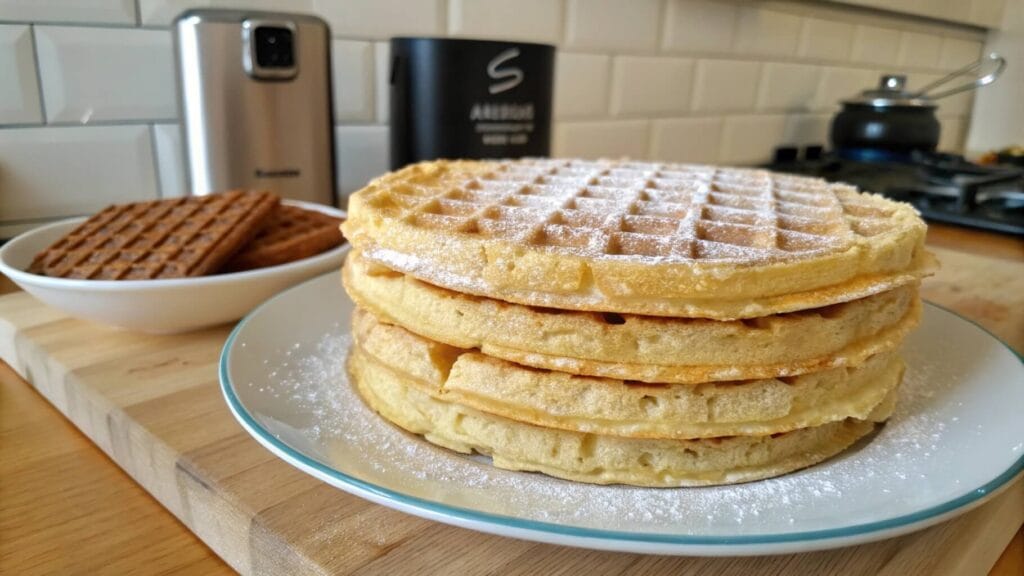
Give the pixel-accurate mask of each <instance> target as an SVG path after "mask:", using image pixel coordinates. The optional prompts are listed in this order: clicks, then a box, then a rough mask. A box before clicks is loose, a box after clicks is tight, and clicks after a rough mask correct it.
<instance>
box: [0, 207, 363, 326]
mask: <svg viewBox="0 0 1024 576" xmlns="http://www.w3.org/2000/svg"><path fill="white" fill-rule="evenodd" d="M284 203H285V204H291V205H293V206H299V207H301V208H306V209H310V210H317V211H319V212H323V213H325V214H329V215H331V216H335V217H338V218H344V217H345V213H344V212H342V211H341V210H337V209H335V208H330V207H327V206H322V205H320V204H311V203H308V202H299V201H295V200H285V201H284ZM84 221H85V218H71V219H68V220H61V221H60V222H54V223H52V224H48V225H45V226H40V227H39V228H35V229H33V230H29V231H28V232H25V233H24V234H21V235H19V236H17V237H15V238H13V239H12V240H11V241H9V242H8V243H7V244H5V245H4V246H3V247H0V272H2V273H3V274H5V275H7V277H8V278H10V279H11V280H13V281H14V283H15V284H17V285H18V286H20V287H21V288H22V289H23V290H25V291H26V292H28V293H29V294H32V295H33V296H35V297H36V298H38V299H40V300H42V301H43V302H45V303H46V304H48V305H50V306H52V307H54V308H56V309H58V310H61V311H63V312H66V313H68V314H70V315H71V316H75V317H76V318H83V319H86V320H93V321H95V322H99V323H101V324H106V325H109V326H116V327H119V328H127V329H130V330H137V331H140V332H151V333H158V334H168V333H174V332H185V331H188V330H195V329H198V328H203V327H205V326H214V325H216V324H223V323H224V322H231V321H233V320H238V319H239V318H241V317H242V316H244V315H245V314H246V313H247V312H249V311H250V310H252V309H253V307H255V306H256V305H257V304H259V303H261V302H263V301H264V300H266V299H267V298H269V297H271V296H273V295H274V294H277V293H278V292H280V291H281V290H284V289H285V288H288V287H290V286H294V285H295V284H298V283H299V282H302V281H303V280H307V279H309V278H312V277H314V276H318V275H320V274H323V273H324V272H327V271H329V270H337V269H338V268H339V267H340V266H341V263H342V261H343V260H344V258H345V251H346V250H347V245H343V246H339V247H337V248H334V249H332V250H328V251H327V252H323V253H321V254H317V255H316V256H313V257H310V258H305V259H302V260H298V261H295V262H289V263H287V264H281V265H279V266H270V267H267V268H260V269H258V270H249V271H247V272H234V273H231V274H217V275H213V276H202V277H199V278H175V279H167V280H72V279H67V278H50V277H47V276H40V275H38V274H30V273H28V272H25V269H27V268H28V266H29V264H31V263H32V259H33V258H34V257H35V255H36V254H38V253H39V252H40V251H41V250H43V249H44V248H46V247H47V246H49V245H50V244H52V243H53V242H55V241H56V240H57V239H58V238H60V237H61V236H63V235H65V234H67V233H68V232H70V231H71V230H72V229H73V228H74V227H75V226H77V225H79V224H81V223H82V222H84Z"/></svg>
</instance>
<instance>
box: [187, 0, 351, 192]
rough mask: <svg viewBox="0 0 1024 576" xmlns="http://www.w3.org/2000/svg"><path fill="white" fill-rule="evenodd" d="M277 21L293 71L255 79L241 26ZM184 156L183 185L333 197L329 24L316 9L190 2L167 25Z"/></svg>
mask: <svg viewBox="0 0 1024 576" xmlns="http://www.w3.org/2000/svg"><path fill="white" fill-rule="evenodd" d="M246 22H249V25H248V27H249V29H250V31H251V29H252V26H253V24H256V25H261V24H264V23H266V24H268V25H284V26H285V27H287V28H289V29H291V30H292V31H293V34H294V44H293V45H294V52H295V67H294V68H295V70H294V73H288V74H281V75H279V77H276V78H274V77H270V78H268V77H263V78H257V77H254V76H253V75H251V74H250V73H249V72H247V70H246V62H247V61H249V62H250V66H249V69H250V71H251V68H252V66H251V58H252V55H251V51H250V47H249V45H248V43H246V42H244V40H245V38H246V36H245V34H243V31H244V30H245V28H246ZM174 36H175V51H176V55H177V69H178V70H177V72H178V86H179V91H180V96H181V97H180V104H181V118H182V125H183V131H184V138H183V141H184V144H185V153H186V155H185V157H186V165H187V171H188V177H189V190H190V192H191V193H192V194H195V195H203V194H209V193H212V192H217V191H221V190H227V189H231V188H253V189H267V190H272V191H274V192H276V193H278V194H280V195H281V196H283V197H287V198H295V199H297V200H307V201H312V202H320V203H323V204H334V203H335V200H336V196H335V188H334V153H333V128H332V125H333V121H332V115H331V114H332V113H331V81H330V78H331V76H330V32H329V29H328V27H327V25H326V24H325V23H324V22H323V21H321V20H320V19H318V18H315V17H311V16H297V15H287V14H271V13H263V12H248V13H247V12H239V11H218V10H195V11H190V12H187V13H185V14H184V15H182V16H181V17H180V18H179V19H178V20H177V21H176V22H175V25H174Z"/></svg>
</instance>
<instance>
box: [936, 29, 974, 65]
mask: <svg viewBox="0 0 1024 576" xmlns="http://www.w3.org/2000/svg"><path fill="white" fill-rule="evenodd" d="M981 49H982V45H981V42H975V41H973V40H961V39H959V38H950V37H948V36H947V37H946V38H943V39H942V51H941V52H940V53H939V67H941V68H943V69H946V70H954V69H956V68H962V67H964V66H966V65H968V64H970V63H971V62H975V61H977V60H978V58H980V57H981Z"/></svg>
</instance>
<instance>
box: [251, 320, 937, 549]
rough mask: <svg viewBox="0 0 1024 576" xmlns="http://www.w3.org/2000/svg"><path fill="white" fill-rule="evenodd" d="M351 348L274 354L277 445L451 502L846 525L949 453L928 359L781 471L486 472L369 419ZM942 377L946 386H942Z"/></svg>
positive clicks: (677, 520) (514, 511) (562, 516)
mask: <svg viewBox="0 0 1024 576" xmlns="http://www.w3.org/2000/svg"><path fill="white" fill-rule="evenodd" d="M350 344H351V340H350V338H349V336H348V335H347V333H346V331H345V330H344V329H343V328H341V327H339V326H338V325H337V324H335V325H334V326H333V327H332V330H331V332H330V333H329V334H326V335H324V336H323V337H322V338H320V339H319V340H318V341H314V342H311V343H309V344H304V345H299V344H296V345H294V347H293V349H287V350H279V351H278V352H279V354H278V355H277V356H276V357H271V359H270V360H269V364H268V366H267V368H268V369H269V371H268V373H267V374H268V376H269V378H268V385H267V386H266V387H265V389H264V390H262V391H261V392H260V394H268V395H271V396H273V397H274V398H277V399H280V401H282V402H285V403H287V404H288V406H287V410H282V411H280V412H287V413H289V414H292V416H291V417H290V418H288V419H287V420H288V421H287V422H285V421H280V419H279V420H273V419H268V418H262V419H260V418H259V417H257V418H258V419H260V420H261V422H262V423H263V424H264V425H265V426H266V427H267V428H268V429H270V430H271V431H272V432H273V433H275V435H277V436H278V438H280V439H281V440H283V441H285V442H286V443H288V444H291V445H292V446H293V447H294V448H296V449H298V450H300V451H303V452H305V453H306V454H307V455H310V456H313V457H316V458H317V459H319V460H321V461H322V462H323V463H324V464H327V465H328V466H331V467H333V468H335V469H336V470H339V471H341V472H342V473H344V474H346V475H348V476H351V477H356V478H359V479H361V480H363V481H365V482H369V483H371V484H374V485H377V486H379V487H383V488H386V489H388V490H392V491H394V492H396V493H398V494H401V495H406V496H414V497H418V498H421V499H426V500H431V501H436V502H440V503H443V504H446V505H449V506H453V507H461V508H470V509H474V510H477V511H481V512H487V513H492V514H498V515H503V516H515V517H518V518H522V519H530V520H537V521H543V522H550V523H557V524H566V525H574V526H582V527H588V528H596V529H608V530H623V531H643V532H649V533H675V534H703V535H711V536H714V535H736V534H745V533H761V532H765V531H769V530H770V531H772V532H785V531H794V532H799V531H804V530H807V529H808V528H807V526H808V525H813V524H815V523H816V522H817V521H818V519H820V518H821V517H822V516H824V515H828V514H831V513H834V512H833V509H834V508H835V507H837V506H838V505H840V504H842V508H843V509H844V510H848V511H849V512H848V514H849V515H850V517H849V522H850V523H851V524H857V523H861V522H866V521H871V520H873V519H875V518H877V516H878V511H879V509H880V508H884V503H885V501H886V498H887V495H888V494H890V492H900V493H901V494H902V493H905V492H906V490H905V487H906V485H907V483H919V484H926V483H927V481H928V479H927V478H923V477H922V478H914V477H910V476H909V474H910V473H908V472H907V471H908V470H915V469H923V468H929V469H935V466H919V465H918V464H920V463H921V462H923V461H924V460H929V459H931V460H935V459H942V458H948V455H946V454H945V453H944V451H943V450H942V449H941V448H942V444H943V437H944V433H945V430H946V423H945V421H944V419H943V418H941V417H937V416H936V415H935V414H933V411H932V410H930V409H929V403H930V402H932V400H933V399H934V398H935V396H936V394H939V393H940V392H941V391H942V388H941V386H946V387H948V386H950V385H952V383H953V379H946V380H942V379H941V378H935V376H936V374H935V373H934V372H935V368H934V366H933V365H932V364H929V363H928V362H926V361H919V362H917V363H916V364H913V365H912V366H911V368H910V369H909V370H908V372H907V376H906V377H905V379H904V383H903V386H902V389H901V399H900V403H899V404H898V406H897V409H896V412H895V414H894V415H893V416H892V418H891V420H890V421H889V422H888V424H887V425H885V426H884V427H882V428H881V430H880V431H879V432H878V433H877V434H875V435H873V437H871V438H869V439H866V440H863V441H861V442H860V443H858V445H856V446H854V447H853V448H852V449H850V450H849V451H847V452H845V453H843V454H841V455H839V456H838V457H836V458H833V459H832V460H830V461H827V462H825V463H823V464H820V465H817V466H813V467H811V468H809V469H806V470H802V471H798V472H795V473H792V474H788V475H785V476H782V477H780V478H775V479H770V480H763V481H758V482H751V483H747V484H739V485H733V486H724V487H708V488H678V489H649V488H633V487H625V486H594V485H588V484H581V483H575V482H569V481H563V480H559V479H556V478H550V477H548V476H545V475H542V474H537V473H522V472H510V471H506V470H501V469H498V468H495V467H493V466H492V465H491V464H490V462H489V459H488V458H485V457H482V456H466V455H461V454H457V453H455V452H452V451H449V450H446V449H443V448H440V447H436V446H434V445H432V444H429V443H428V442H426V441H425V440H423V439H422V438H420V437H417V436H414V435H411V434H409V433H406V432H404V431H402V430H399V429H398V428H396V427H395V426H393V425H391V424H389V423H388V422H386V421H384V420H383V419H382V418H380V417H379V416H378V415H376V414H375V413H374V412H373V411H372V410H370V409H369V408H368V407H367V406H366V405H365V404H364V403H363V402H362V400H361V399H360V397H359V395H358V394H357V393H356V392H355V391H354V390H353V389H352V387H351V386H350V384H349V382H348V378H347V375H346V371H345V360H346V356H347V351H348V348H349V346H350ZM918 360H919V359H918ZM937 381H941V382H945V383H944V384H939V385H938V387H937V386H936V382H937ZM297 434H298V435H299V436H301V438H299V439H296V435H297ZM311 446H312V447H311ZM936 465H937V466H941V465H942V464H941V463H938V464H936ZM865 494H868V495H871V496H870V497H865ZM901 497H902V496H901ZM889 498H890V499H891V497H889Z"/></svg>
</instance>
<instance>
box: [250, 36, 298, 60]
mask: <svg viewBox="0 0 1024 576" xmlns="http://www.w3.org/2000/svg"><path fill="white" fill-rule="evenodd" d="M255 37H256V64H257V65H258V66H260V67H261V68H291V67H292V66H294V65H295V54H294V51H293V35H292V31H291V30H289V29H287V28H281V27H277V26H260V27H259V28H256V30H255Z"/></svg>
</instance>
